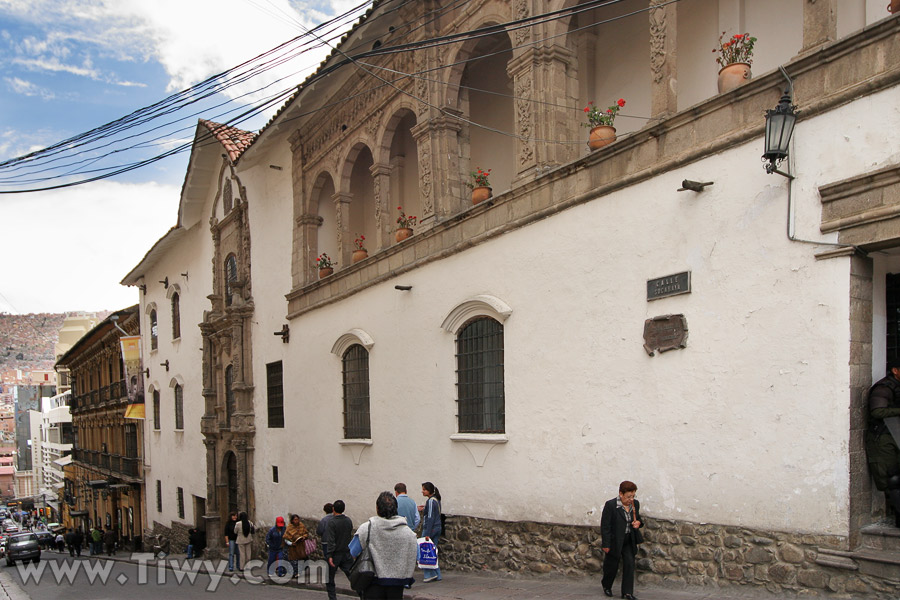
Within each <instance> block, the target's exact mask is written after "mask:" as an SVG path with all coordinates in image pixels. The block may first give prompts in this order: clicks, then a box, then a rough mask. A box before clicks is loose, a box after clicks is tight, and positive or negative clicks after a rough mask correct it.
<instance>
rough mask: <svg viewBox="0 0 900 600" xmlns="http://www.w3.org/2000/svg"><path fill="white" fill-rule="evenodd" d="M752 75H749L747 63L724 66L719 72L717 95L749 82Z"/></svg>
mask: <svg viewBox="0 0 900 600" xmlns="http://www.w3.org/2000/svg"><path fill="white" fill-rule="evenodd" d="M752 76H753V75H752V74H751V73H750V65H748V64H747V63H732V64H730V65H725V66H724V67H722V70H721V71H719V82H718V83H719V93H720V94H721V93H723V92H730V91H731V90H733V89H734V88H737V87H740V86H742V85H744V84H745V83H747V82H748V81H750V78H751V77H752Z"/></svg>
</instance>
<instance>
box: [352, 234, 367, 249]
mask: <svg viewBox="0 0 900 600" xmlns="http://www.w3.org/2000/svg"><path fill="white" fill-rule="evenodd" d="M365 243H366V236H364V235H363V234H359V237H357V238H356V239H355V240H353V245H354V246H356V249H357V250H365V249H366V247H365Z"/></svg>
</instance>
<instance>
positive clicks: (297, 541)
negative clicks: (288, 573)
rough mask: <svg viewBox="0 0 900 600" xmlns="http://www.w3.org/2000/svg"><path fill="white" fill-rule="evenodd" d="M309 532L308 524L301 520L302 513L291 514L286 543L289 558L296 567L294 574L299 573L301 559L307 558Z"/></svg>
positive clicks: (285, 533)
mask: <svg viewBox="0 0 900 600" xmlns="http://www.w3.org/2000/svg"><path fill="white" fill-rule="evenodd" d="M308 537H309V532H308V531H307V530H306V525H304V524H303V523H301V522H300V515H291V521H290V523H289V524H288V526H287V529H285V530H284V545H285V546H286V547H287V559H288V561H289V562H290V563H291V567H292V568H293V569H294V575H296V574H297V573H299V572H300V571H299V565H300V561H301V560H306V558H307V555H306V538H308Z"/></svg>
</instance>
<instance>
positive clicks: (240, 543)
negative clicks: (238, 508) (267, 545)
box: [234, 512, 256, 571]
mask: <svg viewBox="0 0 900 600" xmlns="http://www.w3.org/2000/svg"><path fill="white" fill-rule="evenodd" d="M234 528H235V531H236V532H237V539H236V541H237V547H238V553H237V556H238V565H237V567H238V570H239V571H243V570H244V567H246V566H247V562H248V561H249V560H250V557H251V556H253V551H252V549H251V544H253V534H254V533H256V528H255V527H254V526H253V523H251V522H250V519H249V518H248V517H247V513H245V512H242V513H241V514H240V516H239V518H238V521H237V524H236V525H235V527H234Z"/></svg>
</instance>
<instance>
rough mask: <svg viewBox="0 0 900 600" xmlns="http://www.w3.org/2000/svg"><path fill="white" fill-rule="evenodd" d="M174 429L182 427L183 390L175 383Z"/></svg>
mask: <svg viewBox="0 0 900 600" xmlns="http://www.w3.org/2000/svg"><path fill="white" fill-rule="evenodd" d="M175 429H184V391H183V388H182V387H181V385H180V384H177V383H176V384H175Z"/></svg>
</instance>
